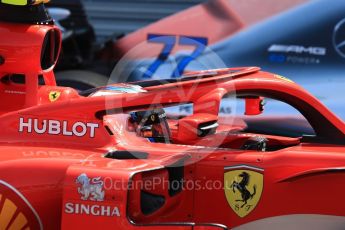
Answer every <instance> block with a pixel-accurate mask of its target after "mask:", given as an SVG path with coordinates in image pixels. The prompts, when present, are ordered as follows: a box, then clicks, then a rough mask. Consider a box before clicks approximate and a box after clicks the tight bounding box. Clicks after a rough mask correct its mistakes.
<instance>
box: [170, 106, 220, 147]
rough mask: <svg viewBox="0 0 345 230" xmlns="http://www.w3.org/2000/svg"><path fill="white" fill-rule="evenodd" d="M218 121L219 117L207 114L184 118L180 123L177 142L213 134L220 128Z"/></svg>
mask: <svg viewBox="0 0 345 230" xmlns="http://www.w3.org/2000/svg"><path fill="white" fill-rule="evenodd" d="M217 121H218V119H217V116H215V115H212V114H205V113H201V114H195V115H191V116H188V117H185V118H182V119H180V120H179V122H178V134H177V140H178V141H181V142H184V141H188V140H196V139H198V138H200V137H205V136H207V135H210V134H213V133H215V132H216V129H217V127H218V123H217Z"/></svg>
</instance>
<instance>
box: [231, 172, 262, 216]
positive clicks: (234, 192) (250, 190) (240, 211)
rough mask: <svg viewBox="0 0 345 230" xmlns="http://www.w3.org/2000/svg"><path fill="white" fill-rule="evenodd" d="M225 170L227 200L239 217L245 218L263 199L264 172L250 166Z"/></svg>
mask: <svg viewBox="0 0 345 230" xmlns="http://www.w3.org/2000/svg"><path fill="white" fill-rule="evenodd" d="M225 170H226V172H225V173H224V185H225V186H224V192H225V196H226V199H227V201H228V203H229V205H230V207H231V209H232V210H233V211H234V212H235V213H236V214H237V215H238V216H239V217H245V216H247V215H248V214H249V213H250V212H252V211H253V210H254V209H255V207H256V205H257V204H258V203H259V200H260V198H261V194H262V190H263V174H262V173H261V172H262V171H263V170H262V169H259V168H254V167H249V166H234V167H226V168H225ZM229 170H230V171H229ZM254 170H255V171H254Z"/></svg>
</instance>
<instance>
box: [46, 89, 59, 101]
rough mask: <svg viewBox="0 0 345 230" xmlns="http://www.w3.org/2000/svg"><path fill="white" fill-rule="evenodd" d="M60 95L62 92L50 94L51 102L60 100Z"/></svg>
mask: <svg viewBox="0 0 345 230" xmlns="http://www.w3.org/2000/svg"><path fill="white" fill-rule="evenodd" d="M60 95H61V92H57V91H52V92H50V93H49V100H50V101H51V102H54V101H56V100H57V99H59V97H60Z"/></svg>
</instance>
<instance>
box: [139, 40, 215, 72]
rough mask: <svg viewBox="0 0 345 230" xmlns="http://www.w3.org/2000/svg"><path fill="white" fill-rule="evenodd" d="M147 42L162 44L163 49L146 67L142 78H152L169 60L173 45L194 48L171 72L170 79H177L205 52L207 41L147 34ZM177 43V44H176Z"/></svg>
mask: <svg viewBox="0 0 345 230" xmlns="http://www.w3.org/2000/svg"><path fill="white" fill-rule="evenodd" d="M147 41H148V42H150V43H162V44H164V47H163V49H162V51H161V53H160V54H159V55H158V57H157V59H156V60H155V61H154V62H153V63H152V64H151V65H150V66H149V67H148V69H147V70H146V72H145V73H144V75H143V78H152V76H153V75H154V73H155V72H156V71H157V69H158V68H159V67H160V66H161V65H162V64H163V63H164V62H165V61H166V60H167V59H168V58H169V55H170V54H171V51H172V50H173V49H174V47H175V45H176V44H178V45H184V46H194V47H195V49H194V51H193V52H192V53H191V54H190V55H188V56H185V57H183V58H182V59H181V61H180V62H179V63H178V65H177V67H176V69H175V70H174V71H173V73H172V75H171V77H173V78H177V77H180V76H181V75H182V74H183V72H184V70H185V68H186V67H187V65H188V64H189V63H190V62H191V61H193V60H195V59H196V58H197V57H199V56H200V55H201V54H202V52H203V51H204V50H205V48H206V46H207V44H208V39H207V38H204V37H191V36H175V35H157V34H149V35H148V39H147ZM177 41H178V43H177Z"/></svg>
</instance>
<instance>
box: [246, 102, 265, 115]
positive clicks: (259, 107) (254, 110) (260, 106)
mask: <svg viewBox="0 0 345 230" xmlns="http://www.w3.org/2000/svg"><path fill="white" fill-rule="evenodd" d="M245 101H246V102H245V103H246V107H245V115H248V116H254V115H260V114H262V112H263V111H264V98H263V97H246V98H245Z"/></svg>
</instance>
